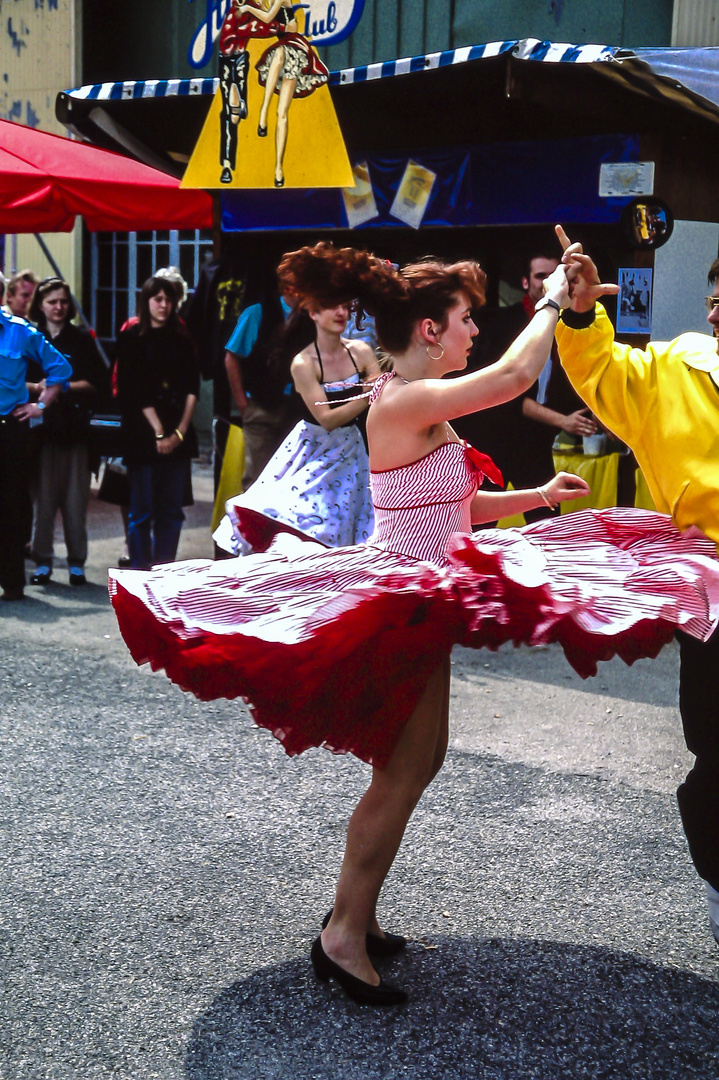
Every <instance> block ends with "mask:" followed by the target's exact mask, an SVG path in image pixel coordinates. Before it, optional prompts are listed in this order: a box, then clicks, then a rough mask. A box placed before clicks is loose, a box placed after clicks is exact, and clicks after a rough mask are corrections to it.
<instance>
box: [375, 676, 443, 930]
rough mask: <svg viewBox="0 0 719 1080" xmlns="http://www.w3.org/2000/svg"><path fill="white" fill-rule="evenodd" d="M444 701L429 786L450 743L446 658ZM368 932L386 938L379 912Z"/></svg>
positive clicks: (440, 766) (441, 763)
mask: <svg viewBox="0 0 719 1080" xmlns="http://www.w3.org/2000/svg"><path fill="white" fill-rule="evenodd" d="M443 666H444V672H445V679H444V700H443V703H442V717H441V720H440V725H439V731H438V732H437V742H436V743H435V748H434V757H433V760H432V770H431V776H430V779H429V782H428V784H427V786H429V784H430V783H431V782H432V780H434V778H435V776H436V775H437V773H438V772H439V770H440V769H441V768H442V765H443V764H444V759H445V756H446V754H447V744H448V742H449V684H450V673H451V666H450V658H449V656H448V657H446V659H445V660H444V664H443ZM367 930H368V932H369V933H370V934H375V935H376V936H377V937H384V931H383V930H382V929H381V927H380V925H379V923H378V921H377V912H376V911H373V912H372V917H371V919H370V922H369V926H368V927H367Z"/></svg>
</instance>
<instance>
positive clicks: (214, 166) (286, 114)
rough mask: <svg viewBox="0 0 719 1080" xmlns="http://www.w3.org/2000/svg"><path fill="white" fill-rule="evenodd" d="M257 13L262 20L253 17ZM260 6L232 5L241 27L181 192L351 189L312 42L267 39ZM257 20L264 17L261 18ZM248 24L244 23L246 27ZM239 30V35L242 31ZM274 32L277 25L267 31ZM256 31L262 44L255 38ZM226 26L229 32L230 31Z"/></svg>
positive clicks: (223, 58)
mask: <svg viewBox="0 0 719 1080" xmlns="http://www.w3.org/2000/svg"><path fill="white" fill-rule="evenodd" d="M253 7H255V8H256V9H257V11H258V12H259V14H258V16H257V18H250V17H249V16H248V15H247V12H248V10H252V8H253ZM277 7H278V4H277V0H275V3H274V4H273V8H272V9H269V10H266V9H265V8H264V6H263V4H262V0H255V3H254V5H251V6H248V5H247V4H243V5H241V6H239V5H233V7H232V9H231V11H230V14H228V16H227V19H226V23H228V22H229V21H230V20H231V18H232V17H233V16H234V19H235V24H236V26H235V27H233V29H234V30H235V32H234V34H233V35H232V37H230V35H227V36H226V40H227V41H228V42H229V44H228V45H227V49H228V50H229V51H227V52H225V53H223V52H222V45H223V37H222V35H221V36H220V50H221V51H220V89H219V90H218V91H217V93H216V94H215V97H214V98H213V101H212V105H211V106H210V111H209V113H208V116H207V119H206V121H205V124H204V127H203V129H202V132H201V133H200V137H199V139H198V141H197V145H196V146H195V149H194V151H193V154H192V157H191V158H190V162H189V165H188V166H187V170H186V171H185V176H184V179H183V181H182V187H190V188H228V189H232V188H281V187H288V188H322V187H350V186H352V184H353V183H354V177H353V174H352V167H351V165H350V162H349V158H348V156H347V151H346V149H345V144H344V139H343V138H342V133H341V131H340V128H339V124H338V122H337V116H336V114H335V109H334V105H333V104H332V99H331V97H330V92H329V89H328V87H327V69H326V68H325V67H324V65H323V64H322V62H321V61H320V59H319V57H318V56H317V54H316V52H315V51H314V49H313V48H312V46H311V45H310V44H309V42H308V41H307V39H306V38H304V37H302V35H301V34H298V33H295V32H289V29H290V27H291V26H292V23H289V24H286V25H287V31H285V30H284V27H282V29H283V32H282V33H277V34H273V35H269V34H268V32H267V31H268V23H267V19H266V15H267V14H268V13H271V12H272V11H273V10H274V8H277ZM259 15H262V16H263V18H262V19H260V17H259ZM242 20H244V21H242ZM237 25H239V31H241V33H240V32H239V31H238V30H237ZM269 25H271V26H272V27H275V26H277V25H278V24H277V23H271V24H269ZM253 28H256V29H257V30H258V34H257V39H253V35H252V33H251V31H252V30H253ZM224 29H225V28H224V26H223V32H224Z"/></svg>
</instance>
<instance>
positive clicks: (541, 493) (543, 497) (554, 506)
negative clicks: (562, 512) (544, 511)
mask: <svg viewBox="0 0 719 1080" xmlns="http://www.w3.org/2000/svg"><path fill="white" fill-rule="evenodd" d="M537 495H539V497H540V499H541V500H542V502H543V503H544V504H545V505H546V506H548V507H549V509H550V510H556V509H557V507H558V506H559V503H555V502H552V500H551V499H550V498H549V495H547V493H546V491H545V490H544V488H540V487H538V488H537Z"/></svg>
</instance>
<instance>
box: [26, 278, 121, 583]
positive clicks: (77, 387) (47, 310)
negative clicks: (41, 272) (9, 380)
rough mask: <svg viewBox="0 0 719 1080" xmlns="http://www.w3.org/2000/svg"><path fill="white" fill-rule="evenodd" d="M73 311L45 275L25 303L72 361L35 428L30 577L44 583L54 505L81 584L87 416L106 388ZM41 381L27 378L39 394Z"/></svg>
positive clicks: (63, 287) (74, 578)
mask: <svg viewBox="0 0 719 1080" xmlns="http://www.w3.org/2000/svg"><path fill="white" fill-rule="evenodd" d="M76 314H77V311H76V309H75V303H74V301H73V299H72V294H71V292H70V286H69V285H68V284H67V282H66V281H63V280H62V278H59V277H49V278H45V279H44V281H41V282H40V284H39V285H38V286H37V289H36V290H35V295H34V296H33V299H32V303H31V305H30V310H29V312H28V315H29V318H30V319H32V321H33V322H36V323H37V325H38V328H39V329H40V330H42V332H43V334H44V335H45V337H46V338H47V339H48V341H51V342H52V344H53V345H54V346H55V348H56V349H58V350H59V351H60V352H61V353H63V355H64V356H66V357H67V359H68V360H69V361H70V364H71V365H72V375H71V377H70V382H69V386H68V389H67V390H66V391H65V392H64V393H62V394H60V395H59V396H58V397H57V398H56V399H55V401H53V402H52V404H51V405H49V406H48V407H47V410H46V411H45V413H44V415H43V423H42V428H41V431H40V457H39V470H38V477H37V485H36V491H35V524H34V529H33V537H32V550H33V554H34V558H35V561H36V564H37V566H36V570H35V573H34V575H33V577H32V578H31V579H30V580H31V583H32V584H33V585H45V584H47V582H48V581H49V580H50V578H51V576H52V566H53V559H54V554H55V553H54V547H53V538H54V531H55V518H56V516H57V512H58V510H60V513H61V514H62V527H63V533H64V536H65V544H66V546H67V564H68V568H69V571H70V584H71V585H84V584H85V571H84V567H85V560H86V559H87V507H88V501H89V498H90V477H91V471H92V462H91V451H90V417H91V415H92V410H93V409H94V408H95V407H96V404H97V401H98V399H100V398H102V397H103V396H104V395H106V394H108V393H109V389H110V376H109V372H108V370H107V368H106V367H105V364H104V362H103V360H102V358H101V356H100V354H99V352H98V350H97V346H96V345H95V342H94V340H93V337H92V334H91V333H90V332H89V330H86V329H85V327H84V326H75V325H74V324H73V323H72V321H71V320H72V319H74V318H75V316H76ZM43 387H44V382H43V381H42V380H41V381H39V382H35V383H32V382H31V383H29V384H28V388H29V390H30V392H31V393H37V394H40V393H41V392H42V389H43Z"/></svg>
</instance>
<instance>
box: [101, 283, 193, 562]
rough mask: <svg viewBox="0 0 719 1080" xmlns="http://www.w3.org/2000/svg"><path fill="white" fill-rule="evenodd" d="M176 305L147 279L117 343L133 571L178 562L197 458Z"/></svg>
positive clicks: (184, 340) (184, 338) (186, 344)
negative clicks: (131, 321) (133, 320)
mask: <svg viewBox="0 0 719 1080" xmlns="http://www.w3.org/2000/svg"><path fill="white" fill-rule="evenodd" d="M176 302H177V298H176V293H175V290H174V288H173V286H172V283H171V282H169V281H167V280H166V279H165V278H159V277H152V278H149V279H148V280H147V281H146V282H145V284H144V285H143V286H142V291H141V292H140V298H139V302H138V316H139V321H138V323H137V325H136V326H131V327H129V329H127V330H123V331H122V332H121V334H120V336H119V337H118V342H117V347H118V355H117V390H118V400H119V404H120V413H121V416H122V435H123V445H124V454H123V458H124V462H125V465H126V466H127V476H128V480H129V483H130V516H129V525H128V542H129V548H130V560H131V566H132V567H133V569H147V568H148V567H150V566H152V565H154V564H155V563H162V562H172V561H173V560H174V559H175V556H176V555H177V546H178V543H179V540H180V531H181V529H182V523H183V521H184V520H185V515H184V513H183V510H182V502H183V493H184V491H185V485H186V484H187V482H188V480H189V473H190V459H191V458H192V457H196V456H197V437H196V435H195V431H194V428H193V427H192V415H193V413H194V411H195V405H196V404H197V398H198V395H199V391H200V374H199V368H198V364H197V360H196V358H195V354H194V350H193V347H192V343H191V341H190V338H189V337H188V335H187V333H186V331H185V330H184V329H183V328H182V326H181V325H180V323H179V320H178V318H177V311H176Z"/></svg>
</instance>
